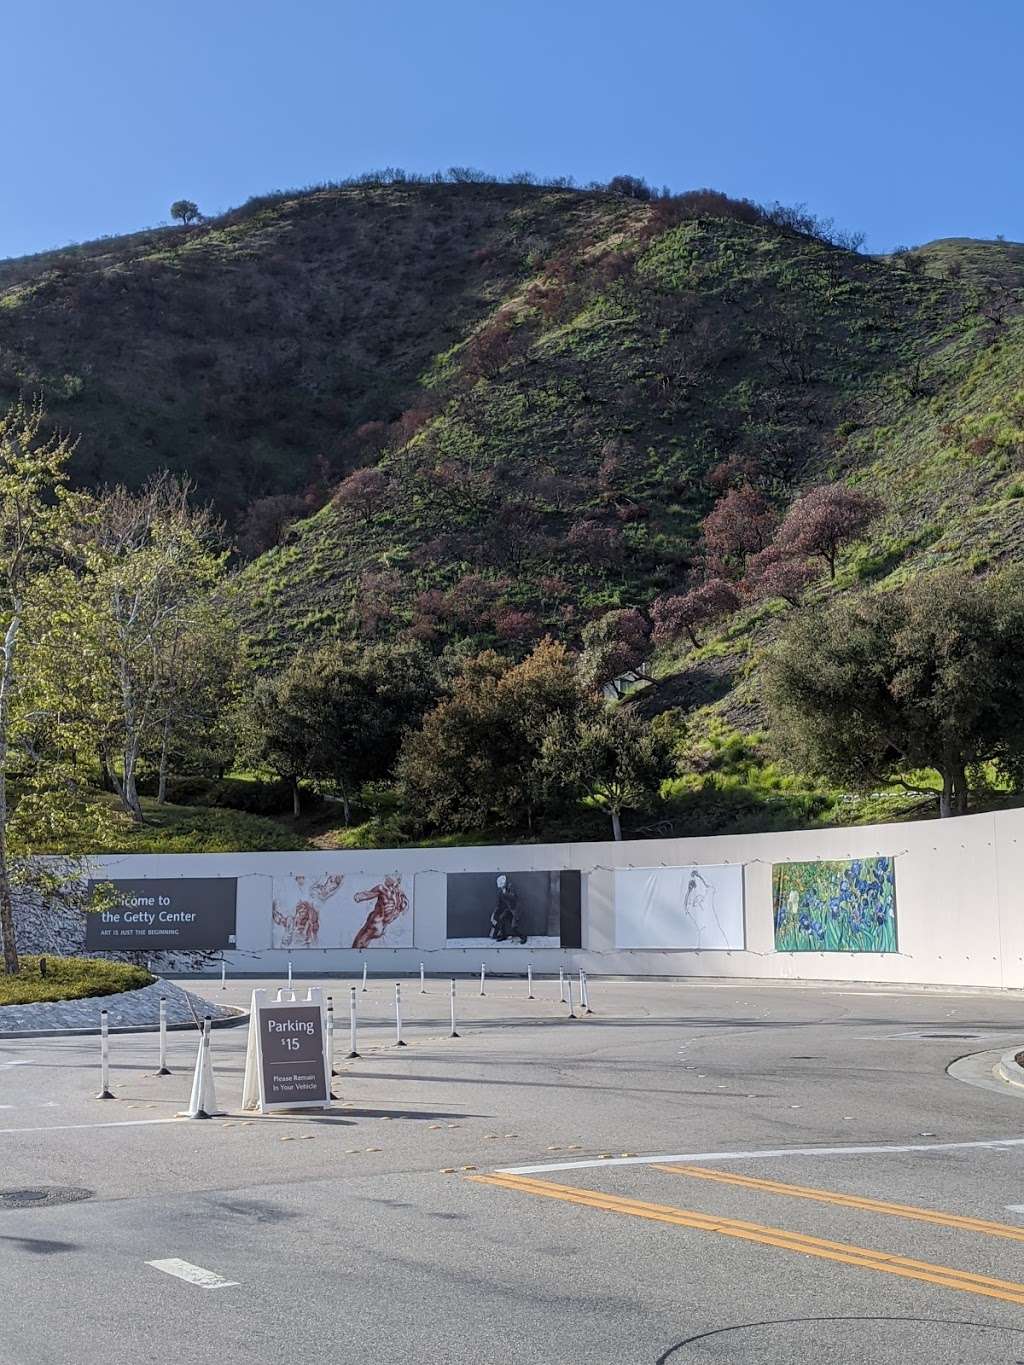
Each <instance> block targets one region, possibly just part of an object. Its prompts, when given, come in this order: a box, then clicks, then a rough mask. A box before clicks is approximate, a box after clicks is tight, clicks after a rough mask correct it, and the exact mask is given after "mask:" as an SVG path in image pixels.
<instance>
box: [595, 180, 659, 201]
mask: <svg viewBox="0 0 1024 1365" xmlns="http://www.w3.org/2000/svg"><path fill="white" fill-rule="evenodd" d="M605 188H606V189H607V191H608V193H609V194H621V195H622V196H623V198H624V199H639V200H641V201H642V202H644V203H647V202H649V201H650V200H651V199H653V198H654V191H653V190H652V189H651V187H650V185H648V183H647V181H646V180H644V179H643V178H642V177H641V176H639V175H613V176H612V178H611V180H609V181H608V184H607V185H606V186H605Z"/></svg>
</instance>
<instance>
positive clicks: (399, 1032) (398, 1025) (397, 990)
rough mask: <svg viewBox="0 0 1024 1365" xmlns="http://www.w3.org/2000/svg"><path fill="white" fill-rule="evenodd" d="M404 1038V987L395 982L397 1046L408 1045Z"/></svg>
mask: <svg viewBox="0 0 1024 1365" xmlns="http://www.w3.org/2000/svg"><path fill="white" fill-rule="evenodd" d="M406 1046H407V1044H406V1043H405V1042H404V1041H403V1039H402V987H401V986H400V985H399V983H398V982H397V981H396V982H395V1047H406Z"/></svg>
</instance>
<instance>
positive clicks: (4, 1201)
mask: <svg viewBox="0 0 1024 1365" xmlns="http://www.w3.org/2000/svg"><path fill="white" fill-rule="evenodd" d="M92 1196H93V1192H92V1190H83V1189H80V1188H79V1187H78V1186H77V1185H38V1186H37V1187H36V1188H35V1189H33V1190H0V1209H37V1208H40V1207H42V1206H43V1205H44V1204H77V1203H79V1201H80V1200H82V1199H91V1198H92Z"/></svg>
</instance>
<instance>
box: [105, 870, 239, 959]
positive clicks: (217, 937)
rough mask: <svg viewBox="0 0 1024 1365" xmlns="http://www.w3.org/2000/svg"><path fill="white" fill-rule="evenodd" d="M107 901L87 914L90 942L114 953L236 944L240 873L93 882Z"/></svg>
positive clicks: (227, 946)
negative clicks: (238, 878) (237, 876)
mask: <svg viewBox="0 0 1024 1365" xmlns="http://www.w3.org/2000/svg"><path fill="white" fill-rule="evenodd" d="M97 889H98V890H99V895H98V896H97V897H96V898H97V900H98V901H99V902H100V904H101V905H102V906H103V909H101V910H90V911H88V912H87V913H86V916H85V946H86V947H87V948H95V949H99V950H103V949H107V950H108V951H111V952H114V951H116V952H144V953H145V952H167V951H174V950H175V949H181V950H183V951H184V950H189V949H197V948H233V947H234V946H235V914H236V903H237V899H238V882H237V879H236V878H234V877H181V878H174V879H163V878H157V877H140V878H137V879H130V880H116V879H113V878H111V879H108V880H105V881H101V880H96V881H92V882H90V883H89V894H90V899H91V898H92V897H93V896H94V895H95V893H96V892H97Z"/></svg>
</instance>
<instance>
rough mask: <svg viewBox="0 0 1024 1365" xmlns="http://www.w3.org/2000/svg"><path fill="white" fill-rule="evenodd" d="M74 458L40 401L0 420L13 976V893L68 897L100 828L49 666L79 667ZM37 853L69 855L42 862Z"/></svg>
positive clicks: (5, 862) (0, 932) (0, 677)
mask: <svg viewBox="0 0 1024 1365" xmlns="http://www.w3.org/2000/svg"><path fill="white" fill-rule="evenodd" d="M73 449H74V445H73V442H72V441H71V440H69V439H68V438H67V437H65V436H60V435H52V434H48V433H47V431H46V425H45V419H44V414H43V410H42V408H41V406H40V405H39V404H38V403H36V404H27V403H15V404H14V405H13V406H12V407H10V408H9V409H8V410H7V411H6V412H5V413H3V414H0V631H2V639H3V643H2V646H0V938H2V939H3V952H4V968H5V970H6V971H7V972H9V973H10V972H16V971H18V967H19V961H18V949H17V942H16V934H15V924H14V901H15V897H16V895H18V894H28V895H31V894H36V895H39V896H42V897H43V898H44V899H46V900H53V899H55V898H59V897H61V896H63V895H64V894H66V891H65V888H66V885H67V882H68V880H69V879H70V878H69V872H70V863H71V861H73V855H74V854H76V853H77V852H79V851H80V850H81V849H82V848H83V847H85V846H87V845H88V842H89V839H90V831H91V832H92V833H95V832H96V830H95V828H94V826H97V825H98V823H102V820H103V816H102V813H99V812H98V811H97V808H96V806H95V804H94V803H93V802H92V801H91V800H89V799H88V796H87V794H84V793H83V792H82V791H81V789H80V787H79V784H78V781H77V774H76V772H75V766H76V765H75V756H76V752H77V748H78V746H79V744H80V742H81V738H82V736H81V734H80V733H78V732H77V731H76V729H75V727H74V723H73V716H72V715H71V714H70V713H71V712H72V711H73V708H71V707H69V704H68V695H69V689H68V688H67V687H66V686H65V685H64V683H63V681H62V679H61V678H60V677H59V676H58V675H57V674H56V673H55V672H54V671H53V670H52V669H50V668H48V667H47V664H48V661H49V660H50V659H53V658H59V659H61V660H62V661H63V663H64V667H65V669H66V670H75V671H77V670H78V669H79V667H80V666H81V663H82V648H81V644H82V642H81V640H80V638H79V637H78V635H77V632H76V629H75V612H74V610H73V609H72V606H73V604H72V602H71V601H70V600H69V590H70V589H72V588H73V585H74V581H75V580H74V578H73V576H71V575H69V574H68V573H67V572H66V571H64V564H65V561H66V559H67V558H68V557H69V555H70V554H71V551H72V541H73V536H74V532H75V529H76V527H77V525H78V522H79V498H78V496H77V495H75V494H72V493H70V492H69V491H68V488H67V464H68V460H69V459H70V457H71V454H72V451H73ZM70 690H73V689H70ZM40 849H43V850H46V851H56V852H62V851H63V852H65V853H67V854H68V855H72V856H71V858H70V861H69V860H67V859H66V860H65V862H64V863H61V862H60V861H58V862H57V863H46V862H41V861H40V860H39V859H38V857H37V856H36V855H37V853H38V852H39V851H40Z"/></svg>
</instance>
